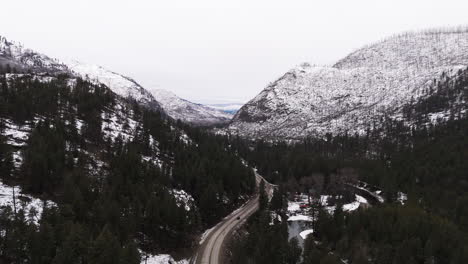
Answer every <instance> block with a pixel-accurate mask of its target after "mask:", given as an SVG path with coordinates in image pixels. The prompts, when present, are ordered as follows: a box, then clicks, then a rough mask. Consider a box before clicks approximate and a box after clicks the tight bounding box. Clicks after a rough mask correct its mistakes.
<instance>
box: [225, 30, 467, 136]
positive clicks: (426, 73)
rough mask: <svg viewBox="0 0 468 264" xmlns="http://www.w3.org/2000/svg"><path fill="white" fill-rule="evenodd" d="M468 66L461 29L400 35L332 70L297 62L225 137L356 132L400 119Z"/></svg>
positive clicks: (248, 106)
mask: <svg viewBox="0 0 468 264" xmlns="http://www.w3.org/2000/svg"><path fill="white" fill-rule="evenodd" d="M467 66H468V30H466V29H463V30H447V31H427V32H422V33H407V34H403V35H399V36H395V37H391V38H388V39H386V40H383V41H381V42H378V43H376V44H373V45H369V46H366V47H364V48H362V49H359V50H357V51H355V52H353V53H352V54H350V55H349V56H347V57H346V58H344V59H343V60H340V61H338V62H337V63H336V64H335V65H334V66H311V65H310V64H307V63H304V64H302V65H300V66H298V67H296V68H294V69H292V70H290V71H289V72H287V73H286V74H285V75H284V76H282V77H281V78H280V79H278V80H276V81H275V82H273V83H271V84H270V85H269V86H267V87H266V88H265V89H264V90H263V91H262V92H261V93H260V94H259V95H257V96H256V97H255V98H254V99H252V100H251V101H250V102H248V103H247V104H246V105H244V107H242V108H241V109H240V110H239V112H238V113H237V114H236V115H235V117H234V119H233V121H232V123H231V124H230V126H229V130H230V131H231V132H234V133H240V134H242V135H245V136H251V137H276V138H301V137H305V136H308V135H319V136H320V135H324V134H326V133H333V134H337V133H343V132H350V133H356V132H357V133H363V132H364V131H365V130H366V129H367V128H368V127H372V126H378V123H379V121H380V119H381V118H382V117H384V116H385V117H390V118H401V110H402V107H403V106H404V105H405V104H408V103H409V102H410V101H411V100H417V99H419V98H421V97H424V96H428V90H429V89H428V87H430V86H432V85H433V83H434V79H436V80H439V79H440V78H441V76H442V74H443V73H445V74H446V75H447V76H448V77H451V76H455V75H456V74H457V72H458V70H459V69H465V68H466V67H467Z"/></svg>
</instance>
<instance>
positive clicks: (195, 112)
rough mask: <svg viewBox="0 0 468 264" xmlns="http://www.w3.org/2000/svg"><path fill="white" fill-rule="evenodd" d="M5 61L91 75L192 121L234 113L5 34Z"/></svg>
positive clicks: (1, 55)
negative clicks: (148, 86) (50, 52)
mask: <svg viewBox="0 0 468 264" xmlns="http://www.w3.org/2000/svg"><path fill="white" fill-rule="evenodd" d="M2 65H3V67H7V66H8V67H10V68H14V69H15V70H16V71H18V72H35V73H43V74H52V73H53V74H57V73H66V74H70V75H72V76H76V77H81V78H84V79H89V80H90V81H92V82H93V83H96V84H104V85H106V86H107V87H109V88H110V89H111V90H112V91H113V92H114V93H116V94H118V95H120V96H122V97H124V98H132V99H134V100H136V101H137V102H139V103H140V104H142V105H145V106H148V107H150V108H151V109H158V110H161V109H163V110H164V111H165V112H166V114H168V115H169V116H170V117H172V118H173V119H175V120H177V119H179V120H181V121H183V122H186V123H189V124H192V125H216V124H225V123H227V122H229V121H230V120H231V118H232V116H233V115H232V114H229V113H225V112H223V111H220V110H216V109H213V108H210V107H206V106H203V105H199V104H195V103H192V102H189V101H187V100H184V99H181V98H179V97H177V96H176V95H174V94H171V93H169V92H167V91H163V90H158V91H156V92H155V93H154V95H153V94H152V93H151V92H149V91H148V90H146V89H145V88H143V86H141V85H140V84H139V83H138V82H136V81H135V80H133V79H132V78H130V77H127V76H124V75H122V74H119V73H116V72H113V71H110V70H108V69H105V68H103V67H101V66H98V65H90V64H85V63H82V62H79V61H77V60H63V61H60V60H58V59H53V58H50V57H48V56H46V55H44V54H40V53H38V52H35V51H33V50H31V49H26V48H24V47H23V45H21V44H19V43H15V42H11V41H8V40H7V39H6V38H4V37H0V66H2ZM155 96H157V98H155ZM171 100H172V101H171ZM161 107H162V108H161Z"/></svg>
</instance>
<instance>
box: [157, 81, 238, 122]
mask: <svg viewBox="0 0 468 264" xmlns="http://www.w3.org/2000/svg"><path fill="white" fill-rule="evenodd" d="M152 93H153V95H154V97H155V98H156V100H157V101H158V102H159V103H160V104H161V106H162V108H163V109H164V111H165V112H166V113H167V114H168V115H169V116H170V117H172V118H174V119H180V120H181V121H183V122H186V123H189V124H194V125H214V124H223V123H227V122H229V121H230V120H231V118H232V116H233V115H232V114H229V113H226V112H224V111H221V110H218V109H214V108H211V107H207V106H204V105H201V104H195V103H192V102H189V101H187V100H184V99H182V98H180V97H178V96H177V95H175V94H173V93H171V92H169V91H166V90H161V89H157V90H153V91H152Z"/></svg>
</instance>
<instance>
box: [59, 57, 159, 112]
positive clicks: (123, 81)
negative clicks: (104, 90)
mask: <svg viewBox="0 0 468 264" xmlns="http://www.w3.org/2000/svg"><path fill="white" fill-rule="evenodd" d="M66 65H67V66H68V68H69V69H70V71H72V72H73V73H75V74H77V75H78V76H80V77H81V78H84V79H90V80H93V81H95V82H96V83H102V84H104V85H106V86H107V87H109V88H111V90H112V91H113V92H114V93H116V94H118V95H120V96H123V97H125V98H133V99H135V100H136V101H137V102H140V103H142V104H144V105H148V106H151V107H153V108H156V109H159V107H160V105H159V103H158V102H157V100H156V99H155V98H154V97H153V95H152V94H151V93H150V92H148V91H147V90H145V88H143V87H142V86H141V85H140V84H138V83H137V82H136V81H135V80H133V79H131V78H129V77H126V76H124V75H121V74H118V73H116V72H113V71H110V70H107V69H105V68H103V67H101V66H98V65H91V64H85V63H81V62H79V61H76V60H69V61H66Z"/></svg>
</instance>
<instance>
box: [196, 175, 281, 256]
mask: <svg viewBox="0 0 468 264" xmlns="http://www.w3.org/2000/svg"><path fill="white" fill-rule="evenodd" d="M255 176H256V182H257V186H258V185H259V183H260V182H261V181H262V180H264V179H263V177H261V176H260V175H258V174H257V173H256V175H255ZM273 188H274V185H272V184H269V183H268V182H267V181H265V189H266V192H267V194H268V196H269V197H270V198H271V195H272V193H273ZM258 206H259V204H258V195H255V196H254V197H253V198H252V199H250V200H249V201H248V202H247V203H246V204H244V205H243V206H242V207H241V208H239V209H237V210H236V211H234V212H233V213H231V214H230V215H229V216H227V217H225V218H224V220H223V221H221V222H220V223H218V224H217V225H216V226H215V227H214V228H213V229H212V230H211V232H210V233H209V234H208V235H207V237H206V238H205V241H204V242H203V243H202V244H201V245H200V248H199V249H198V251H197V254H196V255H195V256H194V257H193V258H192V259H191V261H190V263H195V264H220V263H221V256H222V255H223V245H224V242H225V241H226V238H227V237H228V236H229V235H230V234H231V233H232V232H233V231H234V230H235V229H236V228H238V227H239V226H240V225H242V224H243V223H244V222H245V221H246V220H247V219H248V218H249V217H250V216H251V215H252V214H253V213H254V212H255V211H257V210H258Z"/></svg>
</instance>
